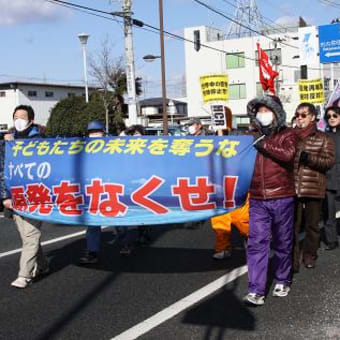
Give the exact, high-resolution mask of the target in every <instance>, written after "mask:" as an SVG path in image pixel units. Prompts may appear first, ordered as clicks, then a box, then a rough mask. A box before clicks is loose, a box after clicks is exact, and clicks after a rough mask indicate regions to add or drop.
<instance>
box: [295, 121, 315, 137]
mask: <svg viewBox="0 0 340 340" xmlns="http://www.w3.org/2000/svg"><path fill="white" fill-rule="evenodd" d="M295 131H296V133H297V135H298V136H299V137H300V138H301V139H305V138H307V137H309V136H311V135H313V134H314V133H315V132H316V123H315V122H311V123H310V124H309V125H308V126H307V127H305V128H303V129H300V128H298V127H296V128H295Z"/></svg>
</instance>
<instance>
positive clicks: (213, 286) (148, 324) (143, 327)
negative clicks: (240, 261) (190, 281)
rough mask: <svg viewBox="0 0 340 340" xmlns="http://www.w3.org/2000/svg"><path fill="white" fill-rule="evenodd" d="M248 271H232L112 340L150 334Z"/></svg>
mask: <svg viewBox="0 0 340 340" xmlns="http://www.w3.org/2000/svg"><path fill="white" fill-rule="evenodd" d="M247 271H248V267H247V266H246V265H244V266H242V267H239V268H236V269H234V270H232V271H231V272H230V273H227V274H225V275H223V276H221V277H220V278H219V279H217V280H215V281H213V282H211V283H209V284H207V285H206V286H204V287H203V288H201V289H199V290H197V291H196V292H193V293H192V294H190V295H188V296H186V297H185V298H183V299H181V300H179V301H177V302H175V303H174V304H172V305H170V306H169V307H167V308H165V309H163V310H162V311H160V312H159V313H157V314H155V315H153V316H151V317H150V318H148V319H146V320H144V321H142V322H141V323H139V324H137V325H135V326H133V327H132V328H130V329H128V330H126V331H125V332H123V333H121V334H119V335H117V336H115V337H114V338H112V339H111V340H133V339H137V338H138V337H140V336H141V335H143V334H145V333H147V332H149V331H150V330H151V329H153V328H155V327H157V326H159V325H160V324H162V323H163V322H165V321H167V320H169V319H171V318H173V317H174V316H176V315H177V314H179V313H181V312H183V311H184V310H185V309H187V308H189V307H191V306H192V305H194V304H195V303H197V302H199V301H201V300H202V299H204V298H206V297H207V296H209V295H211V294H212V293H214V292H216V291H217V290H219V289H220V288H222V287H224V286H225V285H227V284H228V283H230V282H232V281H234V280H236V279H237V278H238V277H240V276H242V275H243V274H245V273H246V272H247Z"/></svg>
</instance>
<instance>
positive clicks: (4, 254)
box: [0, 230, 86, 258]
mask: <svg viewBox="0 0 340 340" xmlns="http://www.w3.org/2000/svg"><path fill="white" fill-rule="evenodd" d="M85 233H86V230H84V231H79V232H77V233H73V234H69V235H65V236H61V237H57V238H53V239H51V240H48V241H44V242H41V245H42V246H45V245H48V244H52V243H56V242H60V241H64V240H67V239H69V238H74V237H78V236H81V235H84V234H85ZM21 250H22V248H18V249H13V250H10V251H6V252H4V253H0V258H2V257H5V256H9V255H13V254H16V253H20V252H21Z"/></svg>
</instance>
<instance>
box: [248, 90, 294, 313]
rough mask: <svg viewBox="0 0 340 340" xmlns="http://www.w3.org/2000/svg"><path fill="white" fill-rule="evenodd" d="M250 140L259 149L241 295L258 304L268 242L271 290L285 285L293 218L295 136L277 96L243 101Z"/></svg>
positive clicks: (281, 290)
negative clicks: (245, 288)
mask: <svg viewBox="0 0 340 340" xmlns="http://www.w3.org/2000/svg"><path fill="white" fill-rule="evenodd" d="M247 112H248V116H249V117H250V119H251V122H252V126H253V129H254V131H253V133H254V134H255V142H254V145H255V147H256V149H257V150H258V153H257V156H256V162H255V168H254V173H253V178H252V182H251V185H250V191H249V193H250V199H249V237H248V248H247V250H248V251H247V262H248V279H249V282H248V294H247V295H246V296H245V298H244V301H245V302H246V303H249V304H251V305H258V306H260V305H263V304H264V300H265V294H266V283H267V272H268V263H269V254H270V246H271V244H272V249H273V252H274V255H273V258H272V265H273V275H274V280H275V287H274V290H273V296H278V297H284V296H287V295H288V293H289V291H290V284H291V264H292V257H291V252H292V246H293V234H294V231H293V222H294V196H295V188H294V172H293V164H294V156H295V153H296V147H297V141H298V139H297V136H296V134H295V133H294V131H293V129H291V128H288V127H286V123H285V122H286V112H285V111H284V109H283V106H282V104H281V101H280V99H279V98H278V97H276V96H272V95H265V96H263V97H259V98H255V99H253V100H251V101H250V102H249V103H248V106H247Z"/></svg>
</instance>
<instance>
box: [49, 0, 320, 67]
mask: <svg viewBox="0 0 340 340" xmlns="http://www.w3.org/2000/svg"><path fill="white" fill-rule="evenodd" d="M45 1H49V2H52V3H55V4H58V3H63V4H67V5H69V6H70V8H72V7H73V6H74V7H77V8H83V9H84V8H86V9H87V10H89V11H94V12H100V13H105V14H107V15H116V14H113V13H110V12H105V11H102V10H98V9H95V8H90V7H86V6H81V5H77V4H74V3H71V2H66V1H62V0H45ZM193 1H196V2H197V1H198V0H193ZM105 18H106V19H109V18H107V17H105ZM132 20H133V23H134V25H135V27H137V28H140V29H144V30H147V31H150V32H153V33H157V34H158V33H159V32H160V29H159V28H158V27H155V26H152V25H150V24H147V23H145V22H142V21H140V20H137V19H132ZM143 26H146V27H148V28H150V29H151V30H148V29H146V28H145V27H143ZM163 33H164V34H166V35H167V36H168V37H171V38H174V39H177V40H180V41H186V42H189V43H191V44H195V42H194V41H193V40H190V39H187V38H184V37H182V36H180V35H178V34H175V33H171V32H168V31H166V30H163ZM261 35H263V34H261ZM264 36H265V37H266V38H269V39H271V40H274V41H275V39H273V38H270V37H268V36H266V35H264ZM280 43H281V44H283V45H288V44H284V43H283V42H280ZM288 46H291V47H294V48H296V49H298V47H296V46H293V45H288ZM201 47H205V48H208V49H210V50H213V51H216V52H219V53H223V54H228V52H227V51H225V50H222V49H219V48H216V47H212V46H209V45H205V44H202V43H201ZM239 58H243V59H247V60H252V61H257V59H256V58H251V57H247V56H243V55H239ZM279 66H280V67H286V68H294V69H299V67H298V66H293V65H284V64H280V65H279ZM309 69H310V70H317V71H319V70H321V69H320V68H312V67H310V68H309Z"/></svg>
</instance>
